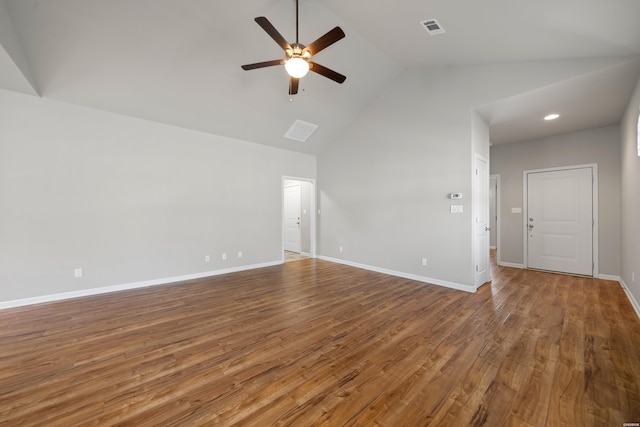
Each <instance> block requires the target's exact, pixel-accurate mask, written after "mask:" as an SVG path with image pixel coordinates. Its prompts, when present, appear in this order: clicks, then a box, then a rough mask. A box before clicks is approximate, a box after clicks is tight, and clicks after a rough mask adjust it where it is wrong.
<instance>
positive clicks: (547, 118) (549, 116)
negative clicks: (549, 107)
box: [544, 113, 560, 120]
mask: <svg viewBox="0 0 640 427" xmlns="http://www.w3.org/2000/svg"><path fill="white" fill-rule="evenodd" d="M558 117H560V114H556V113H553V114H549V115H547V116H544V119H545V120H555V119H557V118H558Z"/></svg>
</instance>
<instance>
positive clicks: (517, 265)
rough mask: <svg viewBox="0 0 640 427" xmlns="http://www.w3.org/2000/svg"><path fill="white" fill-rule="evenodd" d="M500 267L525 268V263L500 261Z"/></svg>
mask: <svg viewBox="0 0 640 427" xmlns="http://www.w3.org/2000/svg"><path fill="white" fill-rule="evenodd" d="M497 264H498V265H499V266H500V267H511V268H525V266H524V264H516V263H514V262H498V263H497Z"/></svg>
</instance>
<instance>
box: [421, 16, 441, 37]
mask: <svg viewBox="0 0 640 427" xmlns="http://www.w3.org/2000/svg"><path fill="white" fill-rule="evenodd" d="M420 25H422V28H424V29H425V30H427V33H429V34H431V35H432V36H435V35H437V34H444V33H445V32H446V31H445V30H444V28H442V25H440V23H439V22H438V20H437V19H427V20H426V21H422V22H420Z"/></svg>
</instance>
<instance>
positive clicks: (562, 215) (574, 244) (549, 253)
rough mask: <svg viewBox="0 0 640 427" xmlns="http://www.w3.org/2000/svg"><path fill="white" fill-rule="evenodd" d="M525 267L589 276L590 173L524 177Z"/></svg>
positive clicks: (580, 170)
mask: <svg viewBox="0 0 640 427" xmlns="http://www.w3.org/2000/svg"><path fill="white" fill-rule="evenodd" d="M526 215H527V216H526V227H527V229H526V233H527V234H526V236H527V266H528V267H530V268H537V269H541V270H549V271H558V272H563V273H571V274H580V275H586V276H592V275H593V226H594V216H593V169H592V168H590V167H586V168H577V169H564V170H554V171H547V172H544V171H543V172H530V173H527V212H526Z"/></svg>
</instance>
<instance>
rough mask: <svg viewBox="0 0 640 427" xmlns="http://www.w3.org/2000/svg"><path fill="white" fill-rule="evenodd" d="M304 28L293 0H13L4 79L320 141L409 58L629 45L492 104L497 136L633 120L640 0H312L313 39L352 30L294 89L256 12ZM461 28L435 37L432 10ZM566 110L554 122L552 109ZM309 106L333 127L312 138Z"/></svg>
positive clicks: (233, 128) (604, 50)
mask: <svg viewBox="0 0 640 427" xmlns="http://www.w3.org/2000/svg"><path fill="white" fill-rule="evenodd" d="M256 16H266V17H267V18H268V19H269V20H270V21H271V23H273V25H274V26H275V27H276V28H277V29H278V30H279V31H280V32H281V33H282V35H283V36H284V37H285V38H286V39H288V40H290V41H293V40H294V38H295V3H294V1H293V0H243V1H226V2H222V1H220V0H188V1H175V0H0V45H1V47H2V49H0V88H2V89H7V90H13V91H19V92H25V93H30V94H34V95H40V96H43V97H46V98H51V99H55V100H58V101H62V102H68V103H73V104H79V105H83V106H87V107H90V108H96V109H102V110H106V111H111V112H115V113H118V114H125V115H130V116H134V117H139V118H142V119H147V120H153V121H157V122H161V123H166V124H168V125H174V126H180V127H184V128H188V129H194V130H197V131H202V132H208V133H212V134H217V135H223V136H228V137H231V138H237V139H241V140H245V141H251V142H256V143H261V144H267V145H271V146H274V147H279V148H285V149H291V150H296V151H300V152H306V153H318V152H320V151H321V150H322V149H323V148H324V147H325V146H326V145H327V144H330V143H331V142H332V141H333V140H334V139H335V138H336V137H337V135H339V134H340V133H341V132H342V131H343V130H344V129H345V128H346V127H347V126H348V124H349V123H350V122H351V121H352V120H354V119H355V118H356V117H357V116H358V115H359V114H360V112H362V111H363V110H364V109H365V108H367V106H368V105H370V104H371V103H372V102H373V101H374V100H375V99H376V97H377V96H378V95H379V94H381V92H382V91H384V90H386V89H387V88H389V87H391V85H392V84H393V82H394V80H395V79H397V78H398V77H399V76H400V75H401V74H402V73H403V72H404V71H406V70H414V69H422V68H431V67H457V66H468V65H479V64H493V63H505V62H526V61H552V60H557V59H583V58H584V59H586V58H610V59H613V58H615V59H616V61H615V65H614V66H609V67H606V68H603V69H601V70H598V71H597V72H594V73H590V74H587V75H583V76H576V78H574V79H570V80H566V81H562V82H557V83H556V84H554V85H552V86H547V87H543V88H540V89H539V90H536V91H533V92H529V93H526V94H521V95H518V96H515V97H511V98H509V99H505V100H502V101H499V102H496V103H495V104H492V105H485V106H478V111H479V113H480V114H481V115H482V116H483V117H484V118H485V119H486V120H487V121H488V122H489V123H490V124H491V139H492V141H493V142H494V143H505V142H512V141H517V140H522V139H531V138H537V137H543V136H547V135H549V134H553V133H564V132H571V131H575V130H582V129H587V128H590V127H598V126H604V125H609V124H614V123H617V122H618V121H619V120H620V117H621V114H622V111H623V110H624V108H625V107H626V105H627V102H628V100H629V98H630V95H631V92H632V90H633V87H634V86H635V84H636V82H637V80H638V75H639V74H640V60H639V58H640V25H638V17H639V16H640V2H638V1H637V0H608V1H602V0H536V1H525V0H483V1H477V0H473V1H472V0H460V1H450V0H403V1H400V2H389V1H371V0H349V1H344V0H300V42H301V43H304V44H308V43H310V42H311V41H313V40H315V39H316V38H318V37H319V36H321V35H322V34H324V33H325V32H327V31H328V30H330V29H331V28H333V27H334V26H336V25H339V26H341V27H342V29H343V30H344V32H345V33H346V38H345V39H343V40H341V41H339V42H337V43H336V44H335V45H333V46H331V47H329V48H328V49H326V50H324V51H322V52H321V53H319V54H318V55H317V57H315V58H314V60H316V61H317V62H319V63H321V64H322V65H325V66H327V67H329V68H331V69H333V70H335V71H338V72H340V73H342V74H345V75H346V76H347V80H346V82H345V83H344V84H342V85H339V84H337V83H335V82H333V81H331V80H328V79H326V78H323V77H322V76H320V75H318V74H314V73H310V74H309V75H308V76H307V77H304V78H303V79H302V80H301V84H300V92H299V94H298V95H295V96H290V95H288V93H287V89H288V78H287V75H286V74H285V71H284V69H283V67H271V68H265V69H259V70H252V71H243V70H242V69H241V68H240V65H242V64H247V63H252V62H259V61H265V60H271V59H279V58H281V57H282V56H283V54H282V50H281V49H280V47H279V46H278V45H277V44H276V43H275V42H274V41H273V40H272V39H271V38H270V37H269V36H268V35H267V34H266V33H265V32H264V31H263V30H262V29H261V28H260V27H259V26H258V25H257V24H256V23H255V22H254V20H253V19H254V18H255V17H256ZM430 18H436V19H437V20H438V21H439V22H440V24H441V25H442V26H443V28H444V29H445V31H446V33H444V34H441V35H437V36H430V35H429V34H428V33H427V32H426V31H425V29H424V28H423V27H422V25H421V24H420V21H423V20H426V19H430ZM552 110H553V111H556V110H557V111H558V112H560V113H561V114H563V116H565V117H566V119H565V120H559V121H557V123H554V124H553V125H541V124H540V116H541V115H542V114H544V113H546V112H551V111H552ZM295 120H303V121H307V122H311V123H314V124H316V125H318V129H317V130H316V132H315V133H314V134H313V135H312V136H311V138H309V140H307V141H306V142H297V141H292V140H289V139H287V138H285V137H284V134H285V133H286V132H287V130H288V129H289V127H290V126H291V125H292V124H293V122H294V121H295Z"/></svg>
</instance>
